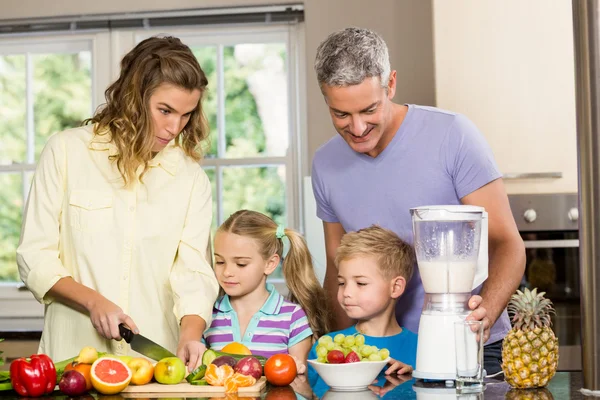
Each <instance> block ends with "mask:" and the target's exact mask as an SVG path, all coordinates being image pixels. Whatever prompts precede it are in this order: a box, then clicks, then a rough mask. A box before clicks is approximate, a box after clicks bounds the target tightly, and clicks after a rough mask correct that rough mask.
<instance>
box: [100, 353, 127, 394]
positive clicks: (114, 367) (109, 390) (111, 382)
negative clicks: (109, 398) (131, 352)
mask: <svg viewBox="0 0 600 400" xmlns="http://www.w3.org/2000/svg"><path fill="white" fill-rule="evenodd" d="M91 376H92V385H93V386H94V389H96V390H97V391H98V392H100V393H102V394H117V393H119V392H120V391H122V390H123V389H125V388H126V387H127V386H128V385H129V382H130V381H131V376H132V372H131V369H130V368H129V367H128V366H127V364H125V363H124V362H123V361H121V360H119V359H116V358H99V359H97V360H96V361H94V363H93V364H92V370H91Z"/></svg>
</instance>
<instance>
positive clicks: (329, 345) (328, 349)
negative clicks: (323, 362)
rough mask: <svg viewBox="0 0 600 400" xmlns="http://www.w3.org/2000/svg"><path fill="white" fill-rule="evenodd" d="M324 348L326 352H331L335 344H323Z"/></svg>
mask: <svg viewBox="0 0 600 400" xmlns="http://www.w3.org/2000/svg"><path fill="white" fill-rule="evenodd" d="M325 348H326V349H327V351H331V350H333V349H334V348H335V343H333V342H327V343H325Z"/></svg>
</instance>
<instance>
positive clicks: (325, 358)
mask: <svg viewBox="0 0 600 400" xmlns="http://www.w3.org/2000/svg"><path fill="white" fill-rule="evenodd" d="M317 361H318V362H320V363H326V362H327V356H325V357H318V358H317Z"/></svg>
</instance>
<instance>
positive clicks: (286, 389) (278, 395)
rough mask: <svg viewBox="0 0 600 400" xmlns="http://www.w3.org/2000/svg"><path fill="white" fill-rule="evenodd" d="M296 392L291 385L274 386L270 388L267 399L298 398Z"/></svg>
mask: <svg viewBox="0 0 600 400" xmlns="http://www.w3.org/2000/svg"><path fill="white" fill-rule="evenodd" d="M296 399H297V397H296V392H294V389H292V387H291V386H283V387H274V388H271V389H269V391H268V392H267V396H266V397H265V400H296Z"/></svg>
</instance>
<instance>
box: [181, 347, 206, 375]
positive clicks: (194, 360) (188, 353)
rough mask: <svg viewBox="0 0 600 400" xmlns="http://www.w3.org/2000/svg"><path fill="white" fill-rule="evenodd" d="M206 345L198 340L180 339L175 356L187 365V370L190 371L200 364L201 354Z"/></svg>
mask: <svg viewBox="0 0 600 400" xmlns="http://www.w3.org/2000/svg"><path fill="white" fill-rule="evenodd" d="M205 350H206V346H205V345H204V343H202V342H201V341H199V340H186V341H180V342H179V345H178V346H177V357H179V358H180V359H181V360H183V362H184V363H185V365H186V366H187V369H188V372H192V371H193V370H195V369H196V368H198V366H199V365H200V364H202V355H203V354H204V351H205Z"/></svg>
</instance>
